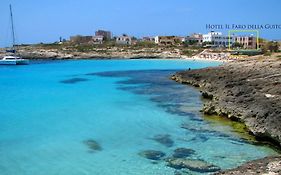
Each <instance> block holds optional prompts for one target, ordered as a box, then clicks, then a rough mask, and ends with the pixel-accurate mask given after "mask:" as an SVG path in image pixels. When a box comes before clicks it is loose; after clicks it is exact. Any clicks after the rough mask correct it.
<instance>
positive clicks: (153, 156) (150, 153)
mask: <svg viewBox="0 0 281 175" xmlns="http://www.w3.org/2000/svg"><path fill="white" fill-rule="evenodd" d="M139 155H140V156H142V157H144V158H147V159H150V160H160V159H161V158H163V157H164V156H165V155H166V154H165V153H164V152H162V151H155V150H146V151H142V152H140V153H139Z"/></svg>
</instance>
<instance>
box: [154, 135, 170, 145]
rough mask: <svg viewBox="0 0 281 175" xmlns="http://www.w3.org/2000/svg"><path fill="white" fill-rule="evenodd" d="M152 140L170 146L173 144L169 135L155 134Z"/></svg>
mask: <svg viewBox="0 0 281 175" xmlns="http://www.w3.org/2000/svg"><path fill="white" fill-rule="evenodd" d="M152 140H155V141H156V142H158V143H161V144H162V145H165V146H166V147H172V146H173V145H174V141H173V140H172V139H171V136H170V135H156V136H154V137H153V138H152Z"/></svg>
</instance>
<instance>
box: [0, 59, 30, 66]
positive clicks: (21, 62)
mask: <svg viewBox="0 0 281 175" xmlns="http://www.w3.org/2000/svg"><path fill="white" fill-rule="evenodd" d="M27 64H29V60H25V59H20V60H0V65H27Z"/></svg>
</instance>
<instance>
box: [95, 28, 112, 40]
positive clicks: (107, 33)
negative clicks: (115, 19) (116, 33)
mask: <svg viewBox="0 0 281 175" xmlns="http://www.w3.org/2000/svg"><path fill="white" fill-rule="evenodd" d="M95 36H103V38H104V40H111V38H112V33H111V32H110V31H105V30H98V31H96V32H95Z"/></svg>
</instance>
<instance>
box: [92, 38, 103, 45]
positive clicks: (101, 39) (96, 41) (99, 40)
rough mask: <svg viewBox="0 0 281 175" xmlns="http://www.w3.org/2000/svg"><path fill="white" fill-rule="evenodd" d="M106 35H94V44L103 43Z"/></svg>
mask: <svg viewBox="0 0 281 175" xmlns="http://www.w3.org/2000/svg"><path fill="white" fill-rule="evenodd" d="M103 41H104V36H93V41H92V42H93V44H103Z"/></svg>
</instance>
